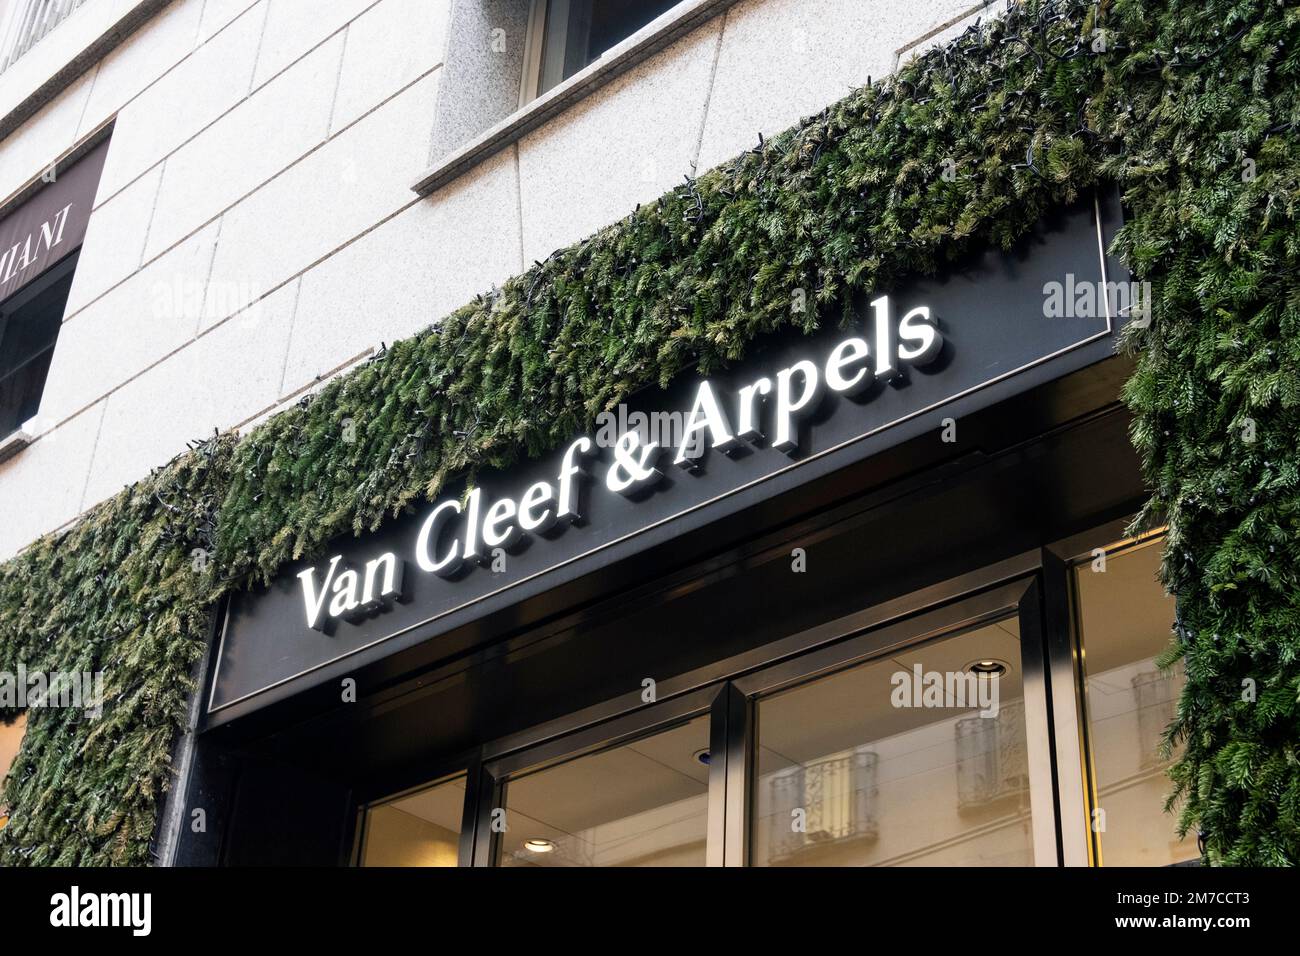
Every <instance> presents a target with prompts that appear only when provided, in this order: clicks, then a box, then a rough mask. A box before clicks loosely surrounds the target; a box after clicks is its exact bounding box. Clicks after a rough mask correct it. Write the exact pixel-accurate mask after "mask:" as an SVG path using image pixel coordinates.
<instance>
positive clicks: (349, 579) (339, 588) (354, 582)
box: [330, 568, 361, 617]
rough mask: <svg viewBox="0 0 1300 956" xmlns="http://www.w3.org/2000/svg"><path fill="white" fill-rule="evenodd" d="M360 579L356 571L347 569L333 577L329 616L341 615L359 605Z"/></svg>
mask: <svg viewBox="0 0 1300 956" xmlns="http://www.w3.org/2000/svg"><path fill="white" fill-rule="evenodd" d="M360 587H361V579H360V578H359V577H358V576H357V572H355V571H353V570H352V569H350V568H349V569H348V570H346V571H344V572H343V573H342V574H340V575H339V576H338V577H337V578H335V579H334V598H333V599H332V600H331V601H330V617H342V616H343V615H345V614H349V613H351V612H352V611H355V610H356V609H357V608H359V607H360V606H361V597H360V594H359V592H360Z"/></svg>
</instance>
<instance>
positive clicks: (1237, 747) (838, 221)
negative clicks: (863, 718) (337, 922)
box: [0, 0, 1300, 864]
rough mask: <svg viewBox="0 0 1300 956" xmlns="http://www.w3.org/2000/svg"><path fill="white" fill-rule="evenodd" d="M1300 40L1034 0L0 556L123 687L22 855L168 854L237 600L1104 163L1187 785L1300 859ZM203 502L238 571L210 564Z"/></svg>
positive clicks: (5, 575)
mask: <svg viewBox="0 0 1300 956" xmlns="http://www.w3.org/2000/svg"><path fill="white" fill-rule="evenodd" d="M1297 40H1300V15H1298V13H1297V10H1296V9H1295V8H1294V7H1292V6H1287V5H1285V4H1282V3H1280V2H1278V0H1201V2H1191V0H1184V2H1175V0H1164V2H1154V0H1153V2H1146V3H1142V2H1136V0H1113V2H1108V3H1086V2H1078V0H1061V2H1032V3H1027V4H1025V5H1023V6H1016V7H1013V8H1012V10H1011V12H1010V13H1009V14H1008V15H1007V16H1006V17H1005V18H1003V19H1001V20H998V21H993V22H990V23H985V24H981V25H979V26H978V27H976V28H974V29H971V30H968V31H967V32H966V33H965V34H963V35H962V36H961V37H960V38H958V39H957V40H955V41H954V42H952V43H950V44H948V45H947V46H944V47H941V48H936V49H934V50H931V51H930V52H928V53H927V54H926V55H925V56H924V57H921V58H919V59H917V60H914V61H913V62H911V63H909V64H907V65H905V66H903V67H902V68H901V69H900V70H899V71H898V73H897V74H895V76H894V77H892V78H890V79H888V80H886V81H883V82H881V83H877V84H874V85H868V86H866V87H864V88H862V89H860V90H857V91H855V92H854V93H852V94H851V95H850V96H848V97H847V98H845V99H844V100H842V101H841V102H839V103H836V104H834V105H833V106H830V107H828V108H827V109H826V110H824V111H823V112H822V113H821V114H819V115H818V116H816V117H813V118H811V119H809V120H807V121H805V122H804V123H802V124H800V125H799V126H798V127H796V128H795V129H793V130H790V131H789V132H787V133H785V134H783V135H781V136H779V137H776V138H773V139H770V140H767V141H763V140H762V139H761V138H760V140H759V142H758V143H757V144H756V146H755V147H754V148H753V149H751V150H750V151H748V152H746V153H744V154H742V155H741V156H740V157H738V158H736V159H735V160H733V161H731V162H729V163H726V164H724V165H723V166H721V167H719V168H717V169H715V170H712V171H710V172H708V173H705V174H703V175H701V176H700V177H699V178H698V179H694V180H692V179H689V178H688V179H687V180H686V181H685V182H683V184H682V185H681V186H679V187H678V188H676V189H674V190H673V191H671V192H670V193H668V194H667V195H665V196H663V197H661V198H660V199H659V200H658V201H656V202H655V203H652V204H649V205H646V206H643V207H640V208H638V209H637V210H636V211H634V212H633V213H632V214H631V215H629V216H628V217H627V218H626V219H624V220H622V221H620V222H618V223H616V224H614V225H612V226H610V227H608V228H606V229H604V230H602V231H601V232H599V233H597V234H596V235H595V236H593V237H591V238H590V239H588V240H586V241H584V242H581V243H578V244H576V245H574V246H571V247H569V248H566V249H562V250H558V251H557V252H555V253H553V254H552V255H551V256H549V257H548V258H547V259H546V260H545V261H544V262H539V263H536V264H534V266H533V267H532V268H531V269H529V270H527V271H526V272H525V273H524V274H522V275H520V276H517V277H515V278H513V279H511V280H510V281H509V282H507V283H506V284H505V286H504V287H503V288H501V289H494V290H492V292H491V293H490V294H487V295H484V296H481V297H479V298H478V299H476V300H475V301H474V302H472V303H469V304H468V305H466V306H464V307H463V308H461V309H459V310H457V311H456V312H454V313H452V314H451V315H449V316H447V317H445V318H444V319H442V320H441V322H440V323H439V324H438V325H437V327H436V328H430V329H429V330H428V331H426V332H424V333H421V334H419V335H416V336H414V337H412V338H411V339H408V340H405V341H402V342H398V343H396V344H395V345H393V346H392V347H391V348H389V349H387V350H386V351H385V352H384V353H383V354H381V355H379V356H377V357H376V358H375V359H374V360H372V361H371V362H369V363H367V364H366V365H365V366H363V367H361V368H359V369H356V370H354V371H353V372H351V373H349V374H347V375H344V376H341V377H339V378H338V379H336V380H334V381H332V382H330V383H329V384H328V385H326V386H325V387H324V388H323V389H322V390H321V391H320V392H319V393H318V394H316V395H314V396H313V397H311V398H310V399H307V400H304V401H303V402H302V403H300V404H299V405H298V406H295V407H294V408H292V409H290V410H289V411H287V412H285V413H282V414H280V415H277V416H276V417H274V418H272V419H271V420H269V421H268V422H266V423H265V424H263V425H262V426H260V427H259V428H258V429H256V430H255V431H254V432H253V433H251V434H250V435H248V436H247V437H245V438H243V439H242V440H236V439H234V438H230V437H222V438H220V439H218V440H214V441H211V442H206V443H204V444H203V445H201V446H200V447H199V448H198V449H196V450H195V451H192V452H190V453H188V454H187V455H185V456H183V457H182V458H181V459H179V460H178V461H176V462H174V463H173V464H172V465H170V466H169V467H168V468H167V469H164V470H163V471H162V472H161V473H159V474H157V475H154V476H151V477H150V478H149V479H148V480H146V481H144V482H141V483H140V484H138V485H137V486H135V487H133V488H132V489H128V490H127V491H125V492H123V493H122V494H121V495H119V496H118V497H117V498H115V499H113V500H112V501H110V502H107V503H105V504H104V505H101V506H99V507H98V508H96V509H94V510H92V512H91V513H90V514H89V515H87V516H86V517H85V518H84V519H83V521H82V523H81V524H79V525H78V526H77V527H76V528H75V529H74V530H73V531H72V532H70V533H67V534H64V535H59V536H56V537H53V538H47V539H43V540H42V541H40V542H38V543H37V544H35V545H33V547H32V548H31V549H30V550H29V551H27V552H25V553H24V554H23V555H21V556H20V557H18V558H16V559H14V560H13V561H10V562H8V563H7V564H5V565H3V566H0V668H8V669H10V670H12V669H13V666H14V665H15V664H16V662H18V661H23V662H25V663H27V665H28V666H29V667H30V666H33V662H35V661H44V662H49V664H48V666H50V667H53V666H54V665H55V664H59V665H64V666H66V667H71V666H72V665H73V664H81V663H85V662H95V661H100V662H103V661H109V662H110V663H112V664H113V665H114V667H115V668H116V670H114V669H113V668H106V670H109V671H110V673H115V674H116V677H114V678H113V680H116V681H117V683H116V684H114V685H113V686H114V687H115V688H116V690H117V693H118V694H120V695H121V700H122V701H127V702H128V703H127V704H125V705H123V704H122V703H121V702H120V701H118V699H117V697H116V695H114V704H113V706H112V707H110V708H108V709H106V715H107V716H106V718H105V720H103V721H100V722H98V723H95V722H86V721H84V720H79V719H78V718H77V717H76V715H75V714H73V713H68V714H64V713H62V712H57V711H45V712H41V713H35V712H33V715H32V716H30V717H29V719H30V720H31V724H30V728H29V730H28V733H27V737H26V739H25V740H24V744H23V750H22V754H21V756H20V758H19V761H18V763H17V764H16V765H15V773H14V774H12V775H11V778H10V780H9V782H8V784H7V785H6V791H5V797H6V798H7V799H8V800H9V801H10V805H11V806H12V807H13V808H14V811H15V816H14V819H13V821H12V822H11V823H10V825H9V827H8V828H7V829H5V830H3V831H0V863H5V862H30V863H51V862H78V863H92V862H93V863H142V862H146V860H147V849H148V835H149V832H150V831H151V829H152V826H153V819H154V815H155V813H156V810H157V797H158V792H159V790H160V788H161V787H162V786H163V785H164V784H165V782H166V773H167V769H166V768H167V761H168V754H169V751H170V747H171V745H172V741H173V739H174V736H175V733H176V731H177V729H178V727H179V726H180V725H181V723H182V722H183V718H184V704H185V695H186V692H187V690H188V680H189V676H188V675H189V670H190V667H191V666H192V664H193V662H194V661H195V660H196V659H197V657H198V656H199V655H201V653H202V650H203V646H204V637H205V633H206V632H205V628H206V626H207V624H206V622H207V620H208V616H209V614H210V612H211V609H212V607H214V606H215V602H216V600H217V599H218V598H219V597H220V595H221V594H222V593H224V591H226V590H227V589H229V588H234V587H245V586H249V585H251V584H255V583H257V582H260V581H265V580H268V579H269V578H271V577H272V576H274V575H275V574H276V573H277V571H278V570H279V569H280V568H282V567H283V566H284V565H285V564H286V563H287V562H289V561H291V560H294V559H296V558H299V557H315V556H318V555H319V554H320V553H321V551H322V549H323V548H324V546H325V545H326V543H327V542H329V541H330V540H331V539H333V538H335V537H337V536H339V535H341V534H347V533H354V534H359V533H362V532H364V531H367V530H370V529H373V528H376V527H377V526H379V525H380V524H381V523H382V522H384V521H385V520H387V519H388V518H389V517H390V516H392V515H394V514H398V513H401V512H402V511H403V510H405V509H408V508H410V507H413V506H414V505H415V504H417V503H419V502H422V501H425V500H427V499H429V498H432V497H433V496H434V495H436V494H437V493H438V491H439V490H440V489H441V488H442V487H443V486H444V485H445V484H446V483H447V482H448V481H449V480H450V479H451V478H453V477H455V476H457V475H460V474H465V473H469V474H473V473H474V472H475V471H476V470H477V469H480V468H484V467H505V466H508V465H509V464H511V463H512V462H514V461H515V460H517V459H518V458H520V457H521V456H526V455H537V454H541V453H543V452H545V451H547V450H550V449H551V448H553V447H555V446H556V445H558V444H559V443H560V442H562V441H563V440H564V439H566V438H567V437H569V436H570V435H571V434H572V433H574V432H575V431H578V430H582V429H586V428H589V427H590V426H591V425H592V423H593V421H594V419H595V416H596V414H597V413H599V412H600V411H601V410H604V409H608V408H611V407H613V406H614V405H616V404H617V403H619V402H620V401H623V400H625V399H626V398H627V397H628V396H629V395H630V394H631V393H632V392H633V391H635V390H636V389H638V388H641V387H644V386H646V385H651V384H663V383H666V382H667V381H669V380H670V379H672V378H673V377H674V376H676V375H678V374H681V373H683V372H684V371H686V370H687V369H689V368H691V367H695V366H698V370H699V371H700V372H704V373H707V372H709V371H710V370H712V369H715V368H717V367H719V366H721V365H724V364H726V363H728V362H732V361H735V360H736V359H738V358H740V357H741V356H742V355H743V354H744V352H745V349H746V346H747V345H748V343H749V342H751V341H752V340H754V339H755V338H756V337H759V336H762V335H764V334H767V333H769V332H772V331H774V330H776V329H779V328H782V327H786V326H789V325H795V326H798V327H799V328H801V329H803V330H804V331H812V330H814V329H816V328H817V327H819V326H820V325H822V324H824V323H826V322H834V321H841V320H843V319H845V318H846V314H845V311H844V310H845V303H847V302H848V301H849V299H850V297H851V294H852V293H853V292H855V291H858V290H871V289H880V288H888V287H889V286H890V285H891V284H892V283H894V282H895V281H896V280H898V279H900V278H902V277H905V276H908V275H914V274H932V273H934V272H935V271H937V270H939V269H941V268H942V267H943V265H944V264H945V263H947V262H949V261H951V260H953V259H955V258H957V257H960V256H962V255H963V254H965V253H966V252H968V251H970V250H972V249H975V248H979V247H981V246H984V245H987V244H994V245H997V246H1001V247H1004V248H1005V247H1010V246H1011V245H1012V244H1014V243H1015V242H1016V240H1017V239H1019V238H1021V237H1022V236H1023V235H1024V234H1025V233H1026V232H1027V231H1028V230H1029V229H1030V228H1031V227H1032V226H1033V225H1034V223H1035V222H1036V221H1037V220H1038V219H1039V218H1040V217H1041V216H1042V215H1043V214H1044V213H1046V212H1047V211H1049V210H1050V209H1052V208H1054V207H1058V206H1060V205H1062V204H1065V203H1067V202H1070V201H1071V200H1073V199H1074V198H1076V197H1077V196H1079V195H1081V194H1084V193H1086V192H1087V191H1088V190H1090V189H1092V188H1094V187H1096V186H1098V185H1099V184H1101V183H1103V182H1116V183H1118V184H1120V186H1121V188H1122V189H1123V192H1124V199H1125V203H1126V205H1127V207H1128V221H1127V224H1126V225H1125V227H1124V228H1123V229H1122V230H1121V232H1120V235H1119V236H1118V237H1117V240H1116V251H1117V252H1118V253H1119V254H1120V255H1121V256H1122V257H1123V258H1124V259H1125V261H1126V262H1127V263H1128V264H1129V265H1130V267H1131V268H1132V269H1133V270H1134V272H1135V273H1136V274H1137V277H1138V278H1139V279H1144V280H1148V281H1150V282H1151V283H1152V284H1153V287H1154V289H1155V296H1154V300H1153V302H1152V303H1151V304H1152V306H1153V308H1152V313H1151V314H1152V320H1151V322H1150V325H1149V326H1148V327H1146V328H1144V329H1138V328H1134V329H1132V330H1131V331H1130V332H1129V333H1128V335H1127V336H1126V339H1127V343H1128V345H1129V346H1130V347H1131V348H1132V349H1133V350H1134V351H1135V353H1136V355H1137V371H1136V373H1135V375H1134V376H1133V378H1132V380H1131V381H1130V382H1129V384H1128V386H1127V388H1126V392H1125V398H1126V400H1127V401H1128V403H1129V405H1130V407H1131V408H1132V410H1133V412H1134V434H1133V438H1134V442H1135V445H1136V447H1137V449H1138V450H1139V452H1140V453H1141V455H1142V459H1143V462H1144V466H1145V468H1146V473H1147V476H1148V479H1149V483H1150V486H1151V488H1152V498H1151V501H1150V503H1149V504H1148V507H1147V508H1146V509H1145V510H1144V512H1143V514H1142V515H1141V516H1139V519H1138V522H1137V526H1138V527H1145V526H1149V525H1151V524H1153V523H1157V522H1167V523H1168V524H1169V528H1170V530H1169V536H1168V549H1167V554H1166V561H1165V568H1164V572H1163V573H1164V578H1165V582H1166V584H1167V586H1168V587H1169V588H1170V589H1171V590H1172V591H1174V592H1175V593H1176V594H1177V595H1178V597H1179V606H1180V609H1181V622H1180V626H1179V634H1180V635H1181V639H1180V641H1179V642H1178V643H1177V644H1175V645H1174V646H1173V647H1172V648H1171V651H1170V653H1169V655H1167V659H1166V663H1171V662H1172V661H1173V660H1174V659H1175V658H1177V657H1178V656H1180V655H1181V656H1182V657H1184V658H1185V662H1186V669H1187V674H1188V680H1187V688H1186V691H1185V692H1184V694H1183V697H1182V700H1181V702H1180V706H1179V711H1178V716H1177V720H1176V722H1175V724H1174V725H1173V727H1171V729H1170V734H1169V741H1170V744H1171V746H1172V745H1176V744H1180V743H1185V745H1186V749H1185V752H1184V755H1183V756H1182V757H1181V758H1180V760H1179V761H1178V762H1177V764H1176V765H1175V767H1174V770H1173V779H1174V792H1173V794H1172V795H1171V801H1176V802H1178V803H1179V805H1180V806H1181V807H1182V823H1183V825H1184V826H1196V827H1199V829H1200V830H1202V831H1203V832H1204V837H1205V848H1206V854H1207V858H1208V859H1209V860H1210V861H1213V862H1223V863H1266V864H1273V863H1292V862H1295V861H1296V860H1297V859H1298V858H1300V766H1297V754H1296V746H1297V741H1298V740H1300V705H1298V704H1297V694H1298V691H1300V665H1297V662H1296V658H1297V647H1298V646H1300V627H1298V626H1297V624H1298V622H1297V606H1298V605H1300V601H1298V600H1297V582H1296V571H1295V568H1296V566H1297V558H1300V544H1298V542H1300V535H1298V534H1297V501H1298V500H1300V498H1298V497H1297V487H1296V483H1297V465H1296V461H1297V459H1296V455H1295V442H1296V439H1297V435H1300V421H1297V397H1298V395H1300V384H1298V383H1300V377H1298V374H1297V373H1298V371H1300V370H1298V369H1297V363H1298V360H1300V345H1298V344H1297V342H1298V341H1300V339H1297V336H1296V331H1297V330H1296V324H1297V293H1296V283H1295V282H1294V279H1293V276H1294V275H1295V274H1296V265H1297V258H1298V257H1300V233H1297V227H1296V222H1297V220H1296V202H1297V196H1298V195H1300V189H1298V188H1297V187H1298V184H1297V177H1298V176H1300V155H1297V153H1298V150H1300V147H1298V145H1297V139H1296V123H1297V121H1298V120H1300V107H1298V106H1297V99H1298V98H1297V97H1296V96H1295V92H1294V91H1295V89H1296V87H1297V85H1298V84H1297V75H1298V74H1300V55H1298V54H1297ZM1246 160H1250V161H1251V162H1250V163H1249V164H1247V163H1246V162H1245V161H1246ZM1247 168H1249V169H1250V170H1251V171H1252V172H1253V176H1252V177H1251V178H1244V177H1243V173H1244V172H1245V170H1246V169H1247ZM945 170H954V171H955V173H956V175H955V176H944V175H943V173H944V172H945ZM1288 280H1290V281H1288ZM800 292H801V293H802V295H800ZM797 300H803V301H805V302H806V308H805V309H804V310H803V311H799V310H798V309H797V308H796V306H795V303H796V301H797ZM430 318H431V319H433V318H436V317H433V316H431V317H430ZM1247 434H1249V435H1250V440H1249V441H1246V440H1245V439H1244V438H1243V437H1242V436H1245V435H1247ZM218 501H220V504H219V507H218V506H217V502H218ZM214 515H215V517H214ZM211 520H215V525H216V528H217V529H218V533H217V537H218V540H217V556H216V559H215V561H214V563H213V567H215V568H216V569H219V574H214V573H212V571H210V570H204V571H202V572H196V571H195V570H194V569H193V568H191V567H190V564H189V562H190V561H191V560H192V559H191V557H190V555H191V554H192V552H193V550H194V548H196V547H198V548H206V547H207V546H208V544H207V536H208V534H209V533H210V530H211V529H210V526H209V522H210V521H211ZM196 542H197V543H196ZM205 553H206V552H205ZM187 568H189V570H188V571H187V570H186V569H187ZM1247 679H1249V680H1252V681H1254V682H1255V683H1254V686H1255V687H1256V688H1257V694H1256V695H1255V699H1253V700H1249V699H1243V692H1244V691H1245V690H1247V689H1248V687H1249V686H1250V685H1246V687H1243V684H1242V682H1243V681H1244V680H1247ZM1249 696H1250V695H1249V694H1244V697H1247V698H1248V697H1249ZM110 745H111V746H110ZM74 755H75V756H74Z"/></svg>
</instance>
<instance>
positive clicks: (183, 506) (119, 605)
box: [0, 437, 233, 866]
mask: <svg viewBox="0 0 1300 956" xmlns="http://www.w3.org/2000/svg"><path fill="white" fill-rule="evenodd" d="M232 445H233V439H232V438H230V437H224V438H214V439H213V440H211V441H208V442H205V443H204V444H203V445H201V446H200V447H199V448H197V449H196V450H194V451H192V452H190V453H188V454H186V455H183V456H181V457H180V458H178V459H177V460H176V461H174V462H172V463H171V464H170V465H168V466H167V467H166V468H163V469H161V470H160V471H157V472H155V473H154V474H153V475H150V476H149V477H148V478H146V479H145V480H143V481H141V482H139V483H137V484H136V485H135V486H133V487H132V488H129V489H127V490H126V491H123V492H121V493H120V494H118V495H117V496H116V497H115V498H113V499H112V500H110V501H108V502H105V503H104V504H103V505H100V506H99V507H98V508H95V509H94V510H93V511H92V512H91V513H90V514H89V515H87V516H86V517H85V519H84V520H83V521H81V522H80V523H79V524H78V525H77V526H76V527H75V528H73V529H72V530H71V531H69V532H67V533H65V534H62V535H56V536H51V537H46V538H42V539H41V540H40V541H38V542H36V543H35V544H34V545H32V547H31V548H29V549H28V550H27V551H25V552H23V554H22V555H20V556H19V557H18V558H15V559H13V560H11V561H8V562H6V563H5V564H4V565H3V566H0V670H4V671H8V672H9V673H13V672H14V671H15V670H16V669H17V665H18V663H19V662H21V663H23V664H24V665H25V666H26V667H27V669H28V670H29V671H35V670H40V671H43V672H54V671H64V672H68V671H71V672H78V673H87V672H91V673H93V672H96V671H98V672H102V673H103V675H104V678H103V699H102V700H97V701H94V702H93V703H95V704H102V708H103V709H102V715H100V716H99V717H97V718H93V717H90V716H87V714H86V710H85V708H82V707H77V708H65V707H32V708H29V709H28V710H27V731H26V733H25V735H24V737H23V745H22V750H21V751H20V752H19V754H18V757H17V759H16V760H15V761H14V765H13V767H12V768H11V769H10V771H9V775H8V777H6V779H5V786H4V791H3V793H2V794H0V803H3V804H5V805H7V806H8V807H10V808H11V810H12V817H11V819H10V821H9V825H8V826H7V827H5V828H4V829H3V830H0V865H4V866H13V865H17V864H28V865H33V866H89V865H105V864H140V863H146V862H148V861H149V843H150V838H151V837H152V835H153V831H154V824H155V821H156V819H157V815H158V811H159V809H160V807H161V804H162V796H163V791H164V789H165V788H166V787H167V786H168V785H169V784H170V772H171V771H170V762H171V755H172V747H173V743H174V741H175V739H176V736H177V733H178V731H180V730H181V729H182V728H183V727H184V725H185V721H186V718H187V714H188V704H187V701H188V698H189V693H190V690H191V689H192V688H191V683H192V680H191V672H192V670H193V668H194V665H195V663H196V662H197V661H198V660H199V659H200V657H202V655H203V654H204V652H205V648H206V645H207V640H208V631H209V610H208V609H209V607H210V605H211V600H212V598H211V595H212V593H213V590H214V582H213V580H212V568H211V567H210V566H208V567H205V566H204V562H203V561H202V560H197V561H196V559H195V556H194V552H195V551H196V550H198V551H199V552H200V556H201V555H203V554H206V553H207V551H208V550H209V549H211V547H212V544H213V540H212V537H213V531H214V528H215V525H214V523H213V522H214V518H215V515H216V511H217V508H218V506H219V505H220V501H221V494H222V492H223V490H224V488H225V486H226V483H227V479H228V476H229V468H230V452H231V447H232ZM88 703H89V702H88ZM13 716H15V714H13V713H6V712H5V711H4V710H3V709H0V719H5V718H12V717H13Z"/></svg>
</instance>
